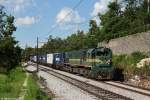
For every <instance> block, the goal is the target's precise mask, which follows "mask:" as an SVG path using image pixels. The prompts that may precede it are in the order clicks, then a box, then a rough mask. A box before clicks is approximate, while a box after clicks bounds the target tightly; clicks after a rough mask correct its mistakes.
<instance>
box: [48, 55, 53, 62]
mask: <svg viewBox="0 0 150 100" xmlns="http://www.w3.org/2000/svg"><path fill="white" fill-rule="evenodd" d="M53 59H54V57H53V54H47V63H48V64H53Z"/></svg>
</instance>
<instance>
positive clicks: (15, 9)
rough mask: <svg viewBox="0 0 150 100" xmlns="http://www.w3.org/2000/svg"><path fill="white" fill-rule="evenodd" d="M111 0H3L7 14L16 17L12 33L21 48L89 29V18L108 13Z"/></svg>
mask: <svg viewBox="0 0 150 100" xmlns="http://www.w3.org/2000/svg"><path fill="white" fill-rule="evenodd" d="M110 1H112V0H0V4H1V5H4V6H5V10H6V12H7V14H11V15H13V16H15V26H16V27H17V30H16V31H15V32H14V34H13V36H14V37H16V40H18V41H19V45H20V46H21V47H22V48H25V47H26V46H31V47H35V46H36V38H37V37H39V41H40V44H39V45H40V46H41V45H42V44H43V43H44V42H46V41H47V39H48V37H49V36H50V35H52V36H53V37H61V38H66V37H67V36H69V35H71V34H73V33H75V32H76V31H77V30H84V31H87V30H88V28H89V20H90V19H95V20H96V21H97V22H98V23H99V20H98V18H96V17H95V16H96V15H97V14H98V13H99V12H100V13H105V12H106V11H107V10H108V8H107V5H108V3H109V2H110Z"/></svg>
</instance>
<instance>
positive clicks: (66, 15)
mask: <svg viewBox="0 0 150 100" xmlns="http://www.w3.org/2000/svg"><path fill="white" fill-rule="evenodd" d="M82 21H84V18H82V17H81V16H80V15H79V13H78V12H77V11H74V10H72V9H71V8H67V7H65V8H63V9H62V10H61V11H60V12H59V13H58V14H57V16H56V23H58V24H61V23H63V24H64V23H65V24H68V23H69V24H71V23H72V24H77V23H81V22H82Z"/></svg>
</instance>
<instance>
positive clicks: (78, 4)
mask: <svg viewBox="0 0 150 100" xmlns="http://www.w3.org/2000/svg"><path fill="white" fill-rule="evenodd" d="M83 1H84V0H80V1H79V2H78V3H77V4H76V5H75V6H74V7H73V8H72V9H73V10H71V11H70V12H69V13H68V14H66V16H65V17H64V18H63V19H62V20H60V21H59V22H58V23H57V24H55V25H54V27H53V28H52V29H51V30H50V31H49V32H48V34H50V33H51V32H53V31H54V30H55V29H56V28H57V26H58V25H59V24H60V23H62V22H63V21H64V20H65V18H66V17H68V16H69V15H70V14H72V11H74V10H75V9H76V8H78V6H80V4H81V3H82V2H83ZM48 34H46V35H48Z"/></svg>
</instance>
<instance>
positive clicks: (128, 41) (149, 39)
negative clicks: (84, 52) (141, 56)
mask: <svg viewBox="0 0 150 100" xmlns="http://www.w3.org/2000/svg"><path fill="white" fill-rule="evenodd" d="M100 46H106V47H109V48H111V49H112V51H113V53H114V54H117V55H119V54H131V53H133V52H136V51H140V52H149V51H150V32H145V33H138V34H134V35H129V36H126V37H121V38H117V39H112V40H110V41H109V42H108V43H105V42H101V43H98V47H100Z"/></svg>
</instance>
